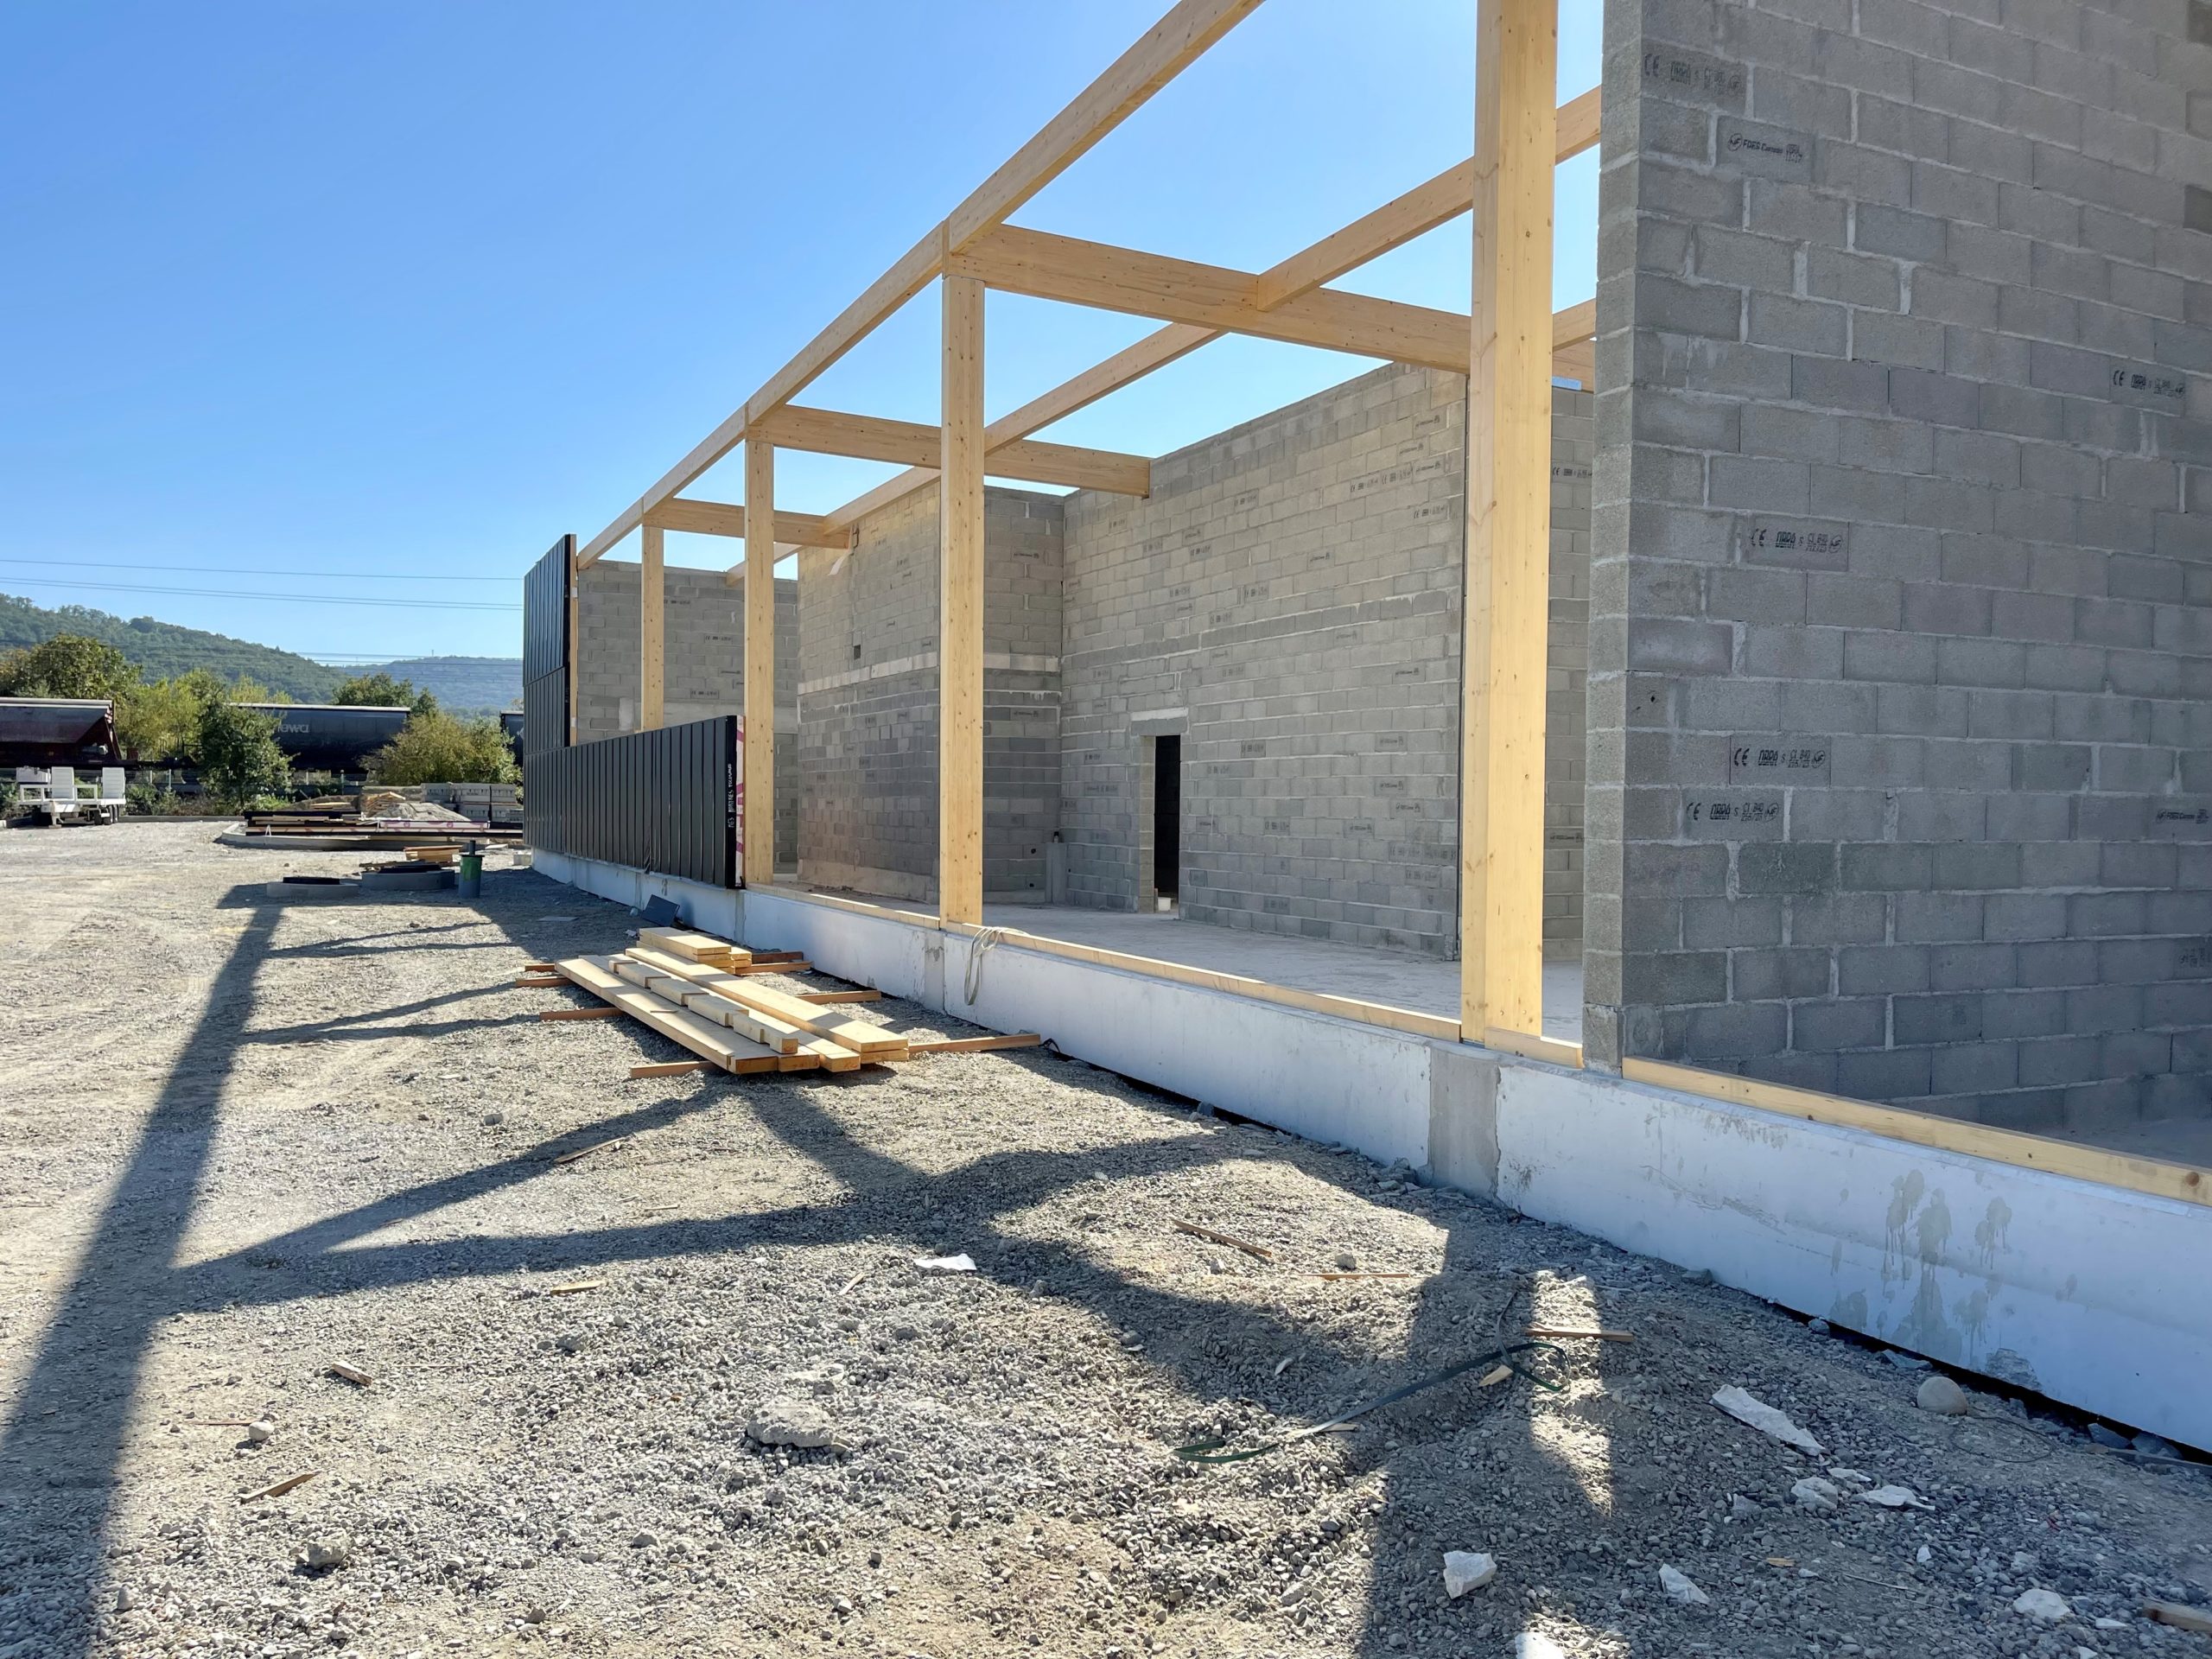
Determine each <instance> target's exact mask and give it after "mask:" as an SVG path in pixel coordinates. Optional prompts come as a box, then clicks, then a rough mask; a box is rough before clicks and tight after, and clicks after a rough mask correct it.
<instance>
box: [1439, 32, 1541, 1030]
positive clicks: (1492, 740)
mask: <svg viewBox="0 0 2212 1659" xmlns="http://www.w3.org/2000/svg"><path fill="white" fill-rule="evenodd" d="M1476 42H1477V43H1476V49H1475V200H1474V243H1475V262H1474V277H1475V281H1474V305H1473V315H1472V319H1471V322H1472V342H1471V361H1472V372H1471V375H1470V377H1469V381H1468V387H1467V492H1466V494H1467V551H1466V560H1467V576H1466V604H1465V607H1464V616H1465V630H1466V634H1465V644H1464V645H1463V648H1462V650H1461V653H1460V658H1461V662H1462V664H1463V669H1462V677H1461V686H1460V721H1459V724H1460V737H1461V746H1462V753H1461V761H1460V772H1459V778H1460V783H1459V1000H1460V1011H1459V1024H1460V1029H1461V1031H1462V1033H1485V1032H1487V1031H1489V1030H1490V1029H1491V1028H1493V1027H1495V1028H1497V1029H1499V1030H1502V1031H1505V1032H1522V1033H1530V1034H1532V1035H1535V1034H1541V1033H1542V1031H1543V1028H1544V1027H1543V893H1544V868H1543V866H1544V681H1545V654H1544V653H1545V640H1546V635H1547V632H1548V610H1549V607H1550V601H1551V579H1550V578H1551V429H1552V418H1551V410H1552V394H1551V360H1552V352H1553V348H1554V322H1553V321H1552V310H1551V285H1552V188H1553V181H1552V166H1553V152H1554V148H1555V145H1556V134H1557V118H1556V116H1555V113H1554V109H1553V105H1552V88H1553V86H1554V73H1555V66H1556V64H1557V60H1558V54H1559V18H1558V12H1557V8H1556V6H1555V4H1554V0H1477V10H1476Z"/></svg>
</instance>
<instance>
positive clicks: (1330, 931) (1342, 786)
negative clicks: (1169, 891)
mask: <svg viewBox="0 0 2212 1659" xmlns="http://www.w3.org/2000/svg"><path fill="white" fill-rule="evenodd" d="M1556 409H1557V418H1558V422H1559V435H1558V443H1557V453H1556V455H1555V468H1554V471H1555V480H1554V514H1555V520H1556V522H1555V528H1554V538H1553V550H1552V552H1553V568H1554V608H1553V622H1552V649H1553V664H1554V667H1553V677H1552V682H1551V693H1552V695H1551V697H1550V703H1551V707H1552V709H1553V712H1554V728H1555V732H1556V738H1555V741H1554V743H1553V744H1552V745H1551V746H1550V749H1551V753H1550V755H1549V756H1548V760H1549V765H1548V772H1549V774H1550V777H1551V779H1552V780H1553V785H1552V787H1551V788H1549V789H1548V791H1547V792H1548V794H1550V795H1552V796H1553V797H1554V798H1553V800H1552V801H1551V802H1550V804H1548V810H1547V834H1548V837H1549V838H1550V844H1549V848H1548V852H1549V856H1548V859H1547V865H1548V874H1547V899H1546V910H1547V918H1548V919H1547V927H1546V932H1547V943H1548V948H1549V949H1550V950H1553V951H1554V953H1556V954H1572V953H1573V951H1574V950H1576V949H1577V948H1579V945H1580V931H1579V924H1580V882H1581V871H1580V852H1581V848H1580V836H1581V801H1580V748H1581V725H1580V722H1581V719H1582V709H1583V699H1582V696H1581V692H1582V639H1581V635H1582V630H1583V626H1584V621H1583V618H1584V612H1585V609H1586V593H1585V589H1584V585H1583V584H1584V580H1585V571H1586V565H1587V559H1588V538H1587V523H1588V518H1587V513H1588V493H1587V490H1588V471H1589V466H1590V447H1591V433H1590V426H1589V397H1588V394H1587V393H1584V392H1575V391H1561V392H1560V393H1559V394H1558V397H1557V404H1556ZM1465 412H1466V387H1465V382H1464V381H1463V380H1462V379H1460V378H1459V377H1457V376H1452V375H1446V374H1441V373H1436V372H1430V371H1427V370H1421V369H1408V368H1399V367H1390V368H1383V369H1377V370H1376V371H1374V372H1370V373H1369V374H1365V375H1363V376H1361V377H1360V378H1357V379H1355V380H1352V381H1349V382H1347V383H1345V384H1344V385H1340V386H1336V387H1332V388H1331V389H1330V390H1329V391H1325V392H1322V393H1319V395H1317V396H1316V397H1311V398H1308V399H1306V400H1305V401H1304V402H1302V403H1300V404H1294V405H1292V406H1291V407H1289V408H1287V409H1284V410H1277V411H1275V412H1274V413H1273V414H1270V415H1268V416H1263V417H1262V418H1261V419H1259V420H1256V421H1253V422H1250V423H1247V424H1245V425H1243V426H1241V427H1237V428H1235V429H1232V430H1230V431H1228V432H1224V433H1222V434H1220V435H1217V436H1215V437H1212V438H1209V439H1207V440H1205V442H1201V443H1198V444H1196V445H1193V446H1192V447H1191V448H1187V449H1185V450H1182V451H1179V452H1178V453H1177V454H1173V455H1169V456H1166V457H1163V458H1162V459H1160V460H1159V461H1155V462H1154V465H1153V493H1152V495H1151V497H1150V499H1147V500H1141V501H1138V500H1131V499H1128V498H1125V497H1116V496H1108V495H1100V494H1096V493H1090V492H1082V493H1077V494H1076V495H1073V496H1071V497H1070V498H1069V499H1068V507H1067V513H1068V519H1067V524H1068V530H1067V599H1066V605H1067V621H1066V647H1065V656H1064V664H1065V668H1064V675H1065V697H1066V706H1065V714H1064V716H1063V726H1062V732H1063V738H1062V785H1061V823H1062V830H1063V834H1064V835H1065V838H1066V842H1067V862H1068V879H1069V887H1070V898H1071V900H1072V901H1073V902H1075V903H1077V904H1087V905H1095V906H1102V907H1105V908H1109V909H1128V908H1133V907H1138V906H1144V905H1146V904H1147V902H1148V901H1149V899H1150V896H1151V893H1152V845H1151V831H1152V802H1151V794H1150V787H1151V778H1152V767H1153V740H1154V738H1156V737H1158V736H1160V735H1161V734H1170V733H1172V734H1179V735H1180V736H1181V737H1182V740H1183V743H1182V761H1183V810H1182V830H1181V839H1182V877H1181V891H1180V900H1179V902H1180V908H1181V911H1182V913H1183V914H1184V915H1185V916H1186V917H1189V918H1193V919H1196V920H1200V921H1205V922H1211V923H1215V924H1217V925H1225V926H1231V927H1245V928H1252V929H1255V930H1258V931H1269V932H1278V933H1287V934H1294V935H1298V936H1301V937H1305V938H1323V939H1333V940H1338V941H1342V942H1345V943H1351V944H1371V945H1383V946H1390V947H1395V948H1401V949H1409V950H1421V951H1426V952H1428V953H1431V954H1434V955H1438V956H1447V957H1448V956H1454V955H1456V954H1457V952H1458V938H1457V928H1458V906H1459V899H1458V893H1459V871H1458V829H1459V794H1458V789H1459V785H1458V778H1459V638H1460V628H1461V621H1460V616H1461V611H1460V600H1461V592H1462V587H1463V577H1462V568H1461V567H1462V563H1463V561H1462V552H1463V550H1464V548H1465V535H1466V530H1465V495H1464V479H1465V444H1466V435H1465Z"/></svg>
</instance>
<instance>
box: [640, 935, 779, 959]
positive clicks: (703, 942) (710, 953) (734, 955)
mask: <svg viewBox="0 0 2212 1659" xmlns="http://www.w3.org/2000/svg"><path fill="white" fill-rule="evenodd" d="M638 943H639V944H642V945H644V946H645V947H646V949H648V950H658V951H660V952H661V953H662V954H664V955H665V956H671V957H683V960H684V961H686V962H703V963H709V965H711V966H713V967H716V968H728V967H729V966H730V965H731V964H732V963H740V962H750V961H752V960H753V953H752V952H751V951H750V950H747V949H746V948H745V947H744V946H743V945H741V944H732V943H731V942H730V941H729V940H728V939H718V938H715V936H714V935H713V934H711V933H700V932H696V931H693V930H691V929H690V928H685V927H641V928H639V930H638Z"/></svg>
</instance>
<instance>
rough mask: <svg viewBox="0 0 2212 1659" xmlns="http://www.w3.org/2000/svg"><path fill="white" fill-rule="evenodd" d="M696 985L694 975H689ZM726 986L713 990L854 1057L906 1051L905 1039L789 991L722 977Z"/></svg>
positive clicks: (721, 985)
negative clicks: (852, 1053) (825, 1039)
mask: <svg viewBox="0 0 2212 1659" xmlns="http://www.w3.org/2000/svg"><path fill="white" fill-rule="evenodd" d="M688 977H691V978H692V980H693V982H694V983H697V979H696V976H688ZM724 977H725V979H727V980H728V982H727V983H718V984H716V985H715V986H714V987H713V988H714V989H715V990H716V991H719V992H720V993H721V995H724V996H726V997H728V998H729V999H730V1001H733V1002H738V1003H742V1004H743V1005H744V1006H745V1007H748V1008H751V1009H753V1010H754V1011H755V1012H756V1013H760V1014H771V1015H773V1016H774V1017H775V1018H776V1019H778V1020H783V1021H784V1022H785V1024H787V1025H792V1026H796V1027H798V1028H799V1029H800V1030H801V1031H808V1032H811V1033H814V1035H816V1036H817V1037H826V1038H828V1039H829V1040H830V1041H831V1042H833V1043H836V1045H837V1046H839V1047H841V1048H848V1049H850V1050H851V1051H852V1052H854V1053H855V1054H865V1055H869V1056H875V1055H887V1054H898V1055H903V1054H904V1053H905V1052H906V1038H905V1037H903V1036H901V1035H900V1034H899V1033H897V1032H895V1031H890V1030H887V1029H886V1028H885V1027H882V1026H875V1025H870V1024H869V1023H868V1021H867V1020H855V1019H853V1018H852V1017H851V1016H850V1015H849V1014H839V1013H838V1012H837V1011H836V1009H835V1008H823V1007H819V1006H817V1004H815V1003H812V1002H809V1001H804V999H803V998H800V997H796V996H793V995H791V993H790V992H788V991H779V990H775V989H773V988H771V987H769V986H766V985H755V984H753V982H750V981H749V980H743V979H737V978H734V977H731V976H724Z"/></svg>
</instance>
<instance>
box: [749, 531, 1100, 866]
mask: <svg viewBox="0 0 2212 1659" xmlns="http://www.w3.org/2000/svg"><path fill="white" fill-rule="evenodd" d="M984 509H985V521H984V588H985V593H984V611H983V646H984V666H983V717H984V732H983V794H984V804H983V806H984V813H983V883H984V893H985V897H986V898H987V899H989V900H991V901H994V902H1007V901H1018V902H1033V903H1041V902H1043V900H1044V899H1045V898H1046V862H1047V859H1048V848H1049V846H1050V843H1051V841H1052V831H1053V829H1054V827H1055V825H1056V823H1057V819H1058V786H1059V770H1058V753H1059V721H1060V707H1059V705H1060V690H1059V648H1060V566H1061V541H1062V537H1061V519H1062V509H1061V503H1060V499H1059V498H1058V497H1056V496H1051V495H1041V494H1036V493H1030V492H1026V491H1018V490H1005V489H997V488H993V489H990V490H988V491H987V492H986V495H985V502H984ZM938 546H939V543H938V495H937V491H936V489H935V488H934V487H931V488H929V489H926V490H919V491H917V492H916V493H914V494H912V495H911V496H909V497H907V498H906V499H905V500H904V501H900V502H898V503H895V504H893V505H891V506H888V507H886V508H884V509H883V510H881V511H880V512H876V513H874V514H872V515H871V516H870V517H868V518H866V519H864V520H862V521H861V524H860V526H859V544H858V545H857V546H856V547H855V548H854V549H853V550H851V551H850V552H839V551H836V550H829V549H821V548H812V549H808V550H804V552H802V554H801V555H800V561H799V607H798V639H799V644H798V662H799V664H800V668H799V683H798V697H799V721H798V734H799V741H798V755H799V757H800V760H799V766H800V772H799V785H798V795H799V800H798V812H799V827H798V861H799V871H800V874H801V875H802V877H803V878H804V879H805V880H809V881H810V882H814V883H817V884H819V885H822V886H826V887H847V888H851V889H854V890H855V891H859V892H863V893H874V894H879V895H882V896H885V897H889V898H895V899H934V898H935V897H936V893H937V775H938V768H937V746H938V653H937V635H938ZM778 758H779V761H780V760H781V756H780V755H779V757H778Z"/></svg>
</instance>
